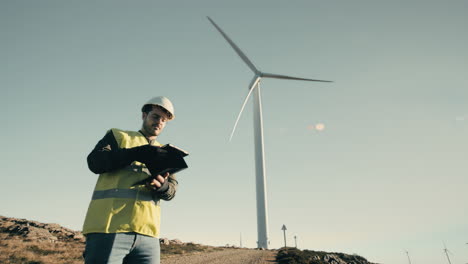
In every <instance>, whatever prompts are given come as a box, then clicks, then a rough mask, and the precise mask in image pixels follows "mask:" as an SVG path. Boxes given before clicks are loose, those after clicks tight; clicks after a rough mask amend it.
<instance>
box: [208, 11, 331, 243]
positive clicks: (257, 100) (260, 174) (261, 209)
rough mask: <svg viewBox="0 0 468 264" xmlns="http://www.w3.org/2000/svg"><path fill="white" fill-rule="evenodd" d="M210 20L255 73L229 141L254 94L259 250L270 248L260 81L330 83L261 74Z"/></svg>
mask: <svg viewBox="0 0 468 264" xmlns="http://www.w3.org/2000/svg"><path fill="white" fill-rule="evenodd" d="M207 18H208V20H209V21H210V22H211V24H213V26H214V27H215V28H216V29H217V30H218V31H219V33H221V35H222V36H223V37H224V39H225V40H226V41H227V42H228V43H229V45H231V47H232V48H233V49H234V51H235V52H236V53H237V55H239V57H241V59H242V60H243V61H244V62H245V63H246V64H247V66H248V67H249V68H250V69H251V70H252V71H253V73H254V77H253V79H252V81H251V82H250V85H249V92H248V94H247V96H246V98H245V100H244V103H243V104H242V107H241V110H240V112H239V115H238V116H237V119H236V122H235V124H234V128H233V129H232V132H231V136H230V138H229V140H231V139H232V136H233V135H234V131H235V130H236V127H237V123H238V122H239V119H240V117H241V115H242V112H243V111H244V107H245V105H246V104H247V101H248V99H249V97H250V95H251V94H252V93H253V92H254V91H255V93H254V145H255V171H256V194H257V235H258V241H257V248H264V249H267V248H268V213H267V197H266V194H267V192H266V184H265V183H266V173H265V158H264V148H263V118H262V102H261V93H260V81H261V79H262V78H275V79H286V80H300V81H313V82H330V81H324V80H316V79H306V78H298V77H291V76H286V75H280V74H272V73H265V72H261V71H260V70H258V69H257V67H255V65H254V64H253V63H252V62H251V61H250V60H249V58H247V56H246V55H245V54H244V53H243V52H242V51H241V50H240V49H239V47H237V45H236V44H234V42H233V41H232V40H231V39H230V38H229V37H228V36H227V35H226V33H224V32H223V30H222V29H221V28H220V27H219V26H218V25H217V24H216V23H215V22H214V21H213V20H212V19H211V18H209V17H207Z"/></svg>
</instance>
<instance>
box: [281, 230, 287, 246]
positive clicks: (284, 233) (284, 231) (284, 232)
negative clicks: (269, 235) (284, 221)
mask: <svg viewBox="0 0 468 264" xmlns="http://www.w3.org/2000/svg"><path fill="white" fill-rule="evenodd" d="M281 230H283V236H284V247H286V230H288V229H287V228H286V226H285V225H283V227H282V228H281Z"/></svg>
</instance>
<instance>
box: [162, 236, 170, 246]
mask: <svg viewBox="0 0 468 264" xmlns="http://www.w3.org/2000/svg"><path fill="white" fill-rule="evenodd" d="M159 243H160V244H161V245H166V246H168V245H170V244H171V241H169V239H167V238H160V239H159Z"/></svg>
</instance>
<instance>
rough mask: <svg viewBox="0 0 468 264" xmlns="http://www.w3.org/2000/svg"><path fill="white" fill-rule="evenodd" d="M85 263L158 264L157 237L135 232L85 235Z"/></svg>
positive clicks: (158, 247)
mask: <svg viewBox="0 0 468 264" xmlns="http://www.w3.org/2000/svg"><path fill="white" fill-rule="evenodd" d="M83 256H84V259H85V264H122V263H125V264H134V263H135V264H136V263H141V264H159V262H160V260H159V259H160V245H159V238H156V237H149V236H144V235H140V234H137V233H117V234H104V233H91V234H88V235H86V248H85V252H84V254H83Z"/></svg>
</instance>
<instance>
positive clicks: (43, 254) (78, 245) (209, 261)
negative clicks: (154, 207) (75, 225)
mask: <svg viewBox="0 0 468 264" xmlns="http://www.w3.org/2000/svg"><path fill="white" fill-rule="evenodd" d="M84 242H85V237H84V236H83V234H82V233H81V232H79V231H74V230H71V229H68V228H65V227H62V226H60V225H58V224H45V223H40V222H37V221H30V220H26V219H19V218H10V217H4V216H0V253H1V254H0V263H2V264H18V263H21V264H60V263H67V264H82V263H83V258H82V253H83V250H84ZM160 242H161V256H162V259H161V263H162V264H176V263H177V264H202V263H203V264H221V263H222V264H243V263H245V264H274V263H279V264H287V263H294V264H302V263H306V264H372V263H370V262H368V261H367V260H366V259H365V258H363V257H360V256H357V255H347V254H343V253H327V252H315V251H310V250H304V251H301V250H297V249H294V248H282V249H280V250H279V251H278V250H256V249H246V248H235V247H213V246H206V245H201V244H196V243H193V242H189V243H184V242H182V241H180V240H178V239H172V240H170V239H167V238H162V239H160Z"/></svg>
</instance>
